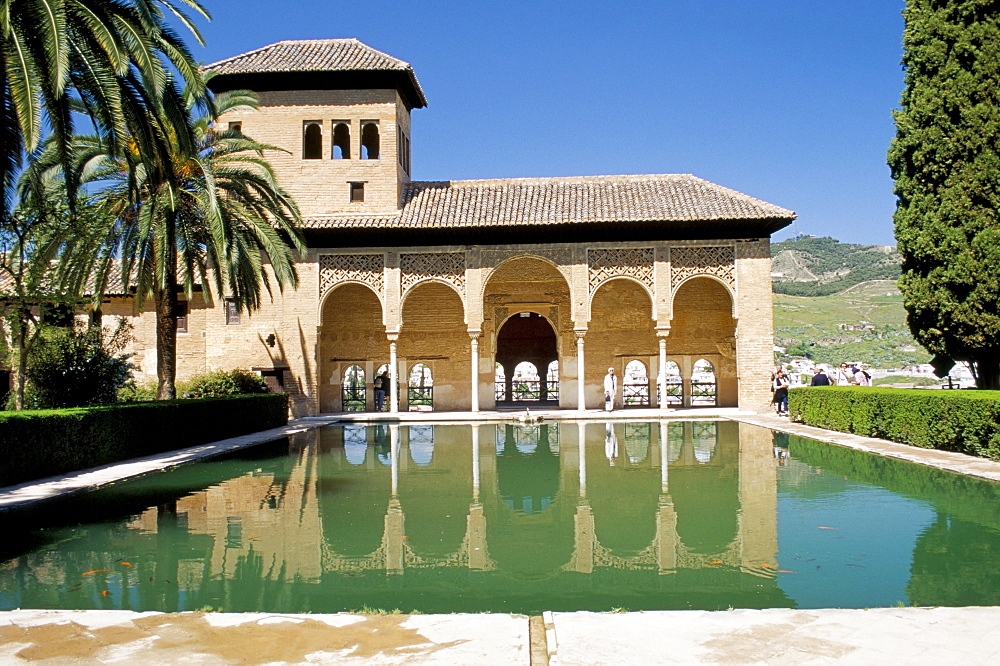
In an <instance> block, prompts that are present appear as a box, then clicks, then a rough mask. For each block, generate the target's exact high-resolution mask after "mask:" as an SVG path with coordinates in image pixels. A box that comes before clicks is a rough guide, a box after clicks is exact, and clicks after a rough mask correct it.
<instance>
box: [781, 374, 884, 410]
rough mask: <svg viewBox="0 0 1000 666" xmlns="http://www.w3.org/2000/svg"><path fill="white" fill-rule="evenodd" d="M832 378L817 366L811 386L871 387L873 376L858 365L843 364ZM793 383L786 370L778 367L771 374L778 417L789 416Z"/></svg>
mask: <svg viewBox="0 0 1000 666" xmlns="http://www.w3.org/2000/svg"><path fill="white" fill-rule="evenodd" d="M832 375H833V376H832V377H831V376H830V375H828V374H827V373H826V368H824V367H823V366H821V365H818V366H816V374H814V375H813V378H812V381H810V382H809V385H810V386H871V385H872V376H871V375H870V374H868V372H867V371H866V370H864V369H863V368H859V367H858V366H856V365H848V364H847V363H841V364H840V368H838V369H836V370H834V372H833V373H832ZM789 386H791V381H789V379H788V374H787V373H785V369H784V368H782V367H780V366H779V367H778V368H776V369H775V371H774V372H772V373H771V390H772V391H773V392H774V397H773V398H772V399H771V403H772V404H773V405H774V411H775V412H777V414H778V416H788V387H789Z"/></svg>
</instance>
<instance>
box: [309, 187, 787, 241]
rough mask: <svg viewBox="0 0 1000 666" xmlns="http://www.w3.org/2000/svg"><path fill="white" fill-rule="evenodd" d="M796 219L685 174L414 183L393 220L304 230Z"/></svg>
mask: <svg viewBox="0 0 1000 666" xmlns="http://www.w3.org/2000/svg"><path fill="white" fill-rule="evenodd" d="M794 218H795V213H794V212H792V211H790V210H786V209H784V208H780V207H778V206H775V205H773V204H769V203H767V202H765V201H761V200H759V199H754V198H753V197H750V196H747V195H746V194H742V193H741V192H737V191H735V190H731V189H728V188H725V187H721V186H719V185H716V184H715V183H710V182H709V181H707V180H702V179H701V178H696V177H695V176H691V175H687V174H665V175H644V176H585V177H580V178H513V179H502V180H465V181H441V182H413V183H409V184H408V185H407V187H406V191H405V193H404V204H403V209H402V210H401V211H400V212H399V214H398V215H390V216H368V217H359V216H346V215H345V216H329V217H323V218H313V219H309V220H306V222H305V226H306V228H314V229H315V228H327V229H333V228H343V229H358V228H375V227H377V228H384V229H388V228H406V229H449V228H462V227H507V226H541V225H555V224H586V223H597V222H653V221H659V222H690V221H709V220H733V221H737V220H792V219H794Z"/></svg>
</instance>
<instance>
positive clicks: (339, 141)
mask: <svg viewBox="0 0 1000 666" xmlns="http://www.w3.org/2000/svg"><path fill="white" fill-rule="evenodd" d="M332 157H333V159H335V160H349V159H351V126H350V125H349V124H348V123H347V122H346V121H342V120H334V121H333V155H332Z"/></svg>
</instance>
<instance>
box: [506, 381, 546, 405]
mask: <svg viewBox="0 0 1000 666" xmlns="http://www.w3.org/2000/svg"><path fill="white" fill-rule="evenodd" d="M510 394H511V395H510V399H511V400H512V401H514V402H538V401H539V400H541V399H542V382H541V380H538V379H518V380H516V381H514V382H511V385H510Z"/></svg>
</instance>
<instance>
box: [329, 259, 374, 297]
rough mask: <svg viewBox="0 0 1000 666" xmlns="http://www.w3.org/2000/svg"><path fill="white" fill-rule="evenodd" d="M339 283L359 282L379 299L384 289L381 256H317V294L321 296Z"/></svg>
mask: <svg viewBox="0 0 1000 666" xmlns="http://www.w3.org/2000/svg"><path fill="white" fill-rule="evenodd" d="M341 282H360V283H361V284H365V285H368V286H369V287H371V288H372V289H374V290H375V293H377V294H378V295H379V296H380V297H381V296H382V295H383V291H384V288H385V261H384V258H383V256H382V255H381V254H321V255H319V294H320V296H323V295H324V294H326V293H327V292H329V291H330V290H331V289H333V288H334V287H336V286H337V285H338V284H340V283H341Z"/></svg>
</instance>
